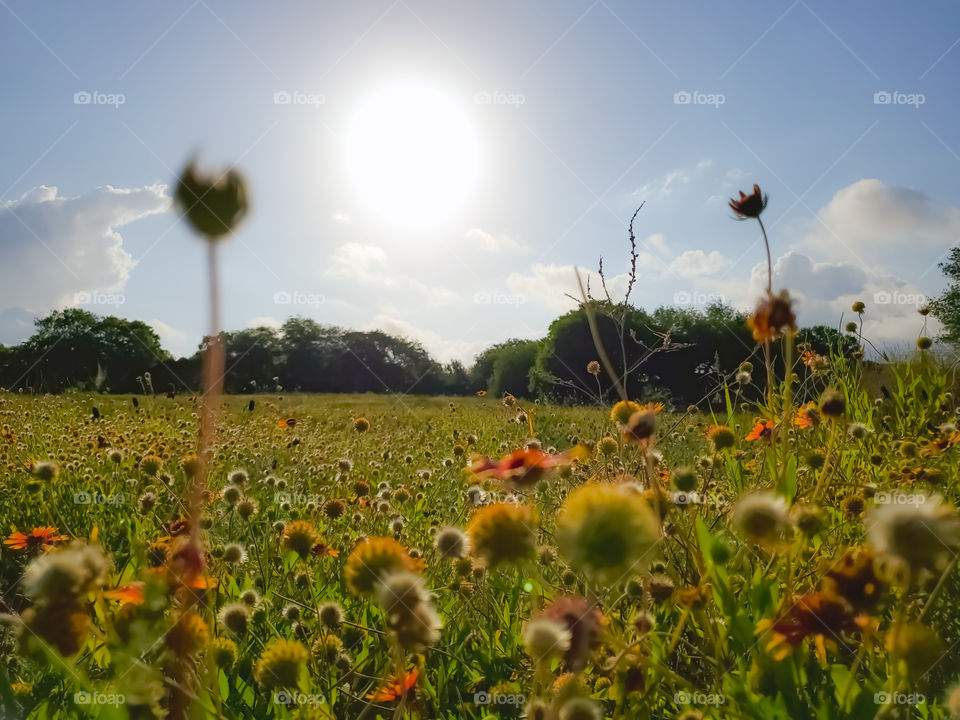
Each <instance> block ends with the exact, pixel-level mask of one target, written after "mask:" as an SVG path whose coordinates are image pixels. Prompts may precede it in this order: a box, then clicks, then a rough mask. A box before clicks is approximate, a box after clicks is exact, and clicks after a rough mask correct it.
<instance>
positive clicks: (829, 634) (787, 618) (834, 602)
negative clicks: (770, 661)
mask: <svg viewBox="0 0 960 720" xmlns="http://www.w3.org/2000/svg"><path fill="white" fill-rule="evenodd" d="M864 623H865V618H864V617H857V616H855V615H854V614H853V609H852V608H851V606H850V605H849V603H847V602H845V601H844V600H842V599H840V598H837V597H834V596H833V595H831V594H829V593H825V592H821V591H819V590H815V591H813V592H808V593H806V594H804V595H801V596H799V597H798V598H796V600H795V601H794V602H793V604H792V605H791V606H790V607H789V608H788V609H787V610H786V611H785V612H783V613H781V615H780V617H778V618H777V619H776V620H761V621H760V622H759V623H757V633H758V634H760V633H763V632H766V631H767V630H769V631H771V632H772V633H773V638H772V639H771V641H770V642H769V643H767V646H766V649H767V651H768V652H771V653H773V656H774V658H775V659H777V660H782V659H783V658H785V657H786V656H787V655H788V654H789V653H790V650H791V649H792V648H795V647H797V646H798V645H799V644H800V643H802V642H803V641H804V640H805V639H806V638H808V637H811V636H812V637H814V638H815V639H816V641H817V654H818V655H819V656H820V657H823V656H825V654H826V652H825V647H824V643H825V642H831V643H832V642H833V641H834V640H836V639H837V638H839V637H840V634H841V633H845V632H856V631H857V630H859V629H861V628H862V627H863V626H864Z"/></svg>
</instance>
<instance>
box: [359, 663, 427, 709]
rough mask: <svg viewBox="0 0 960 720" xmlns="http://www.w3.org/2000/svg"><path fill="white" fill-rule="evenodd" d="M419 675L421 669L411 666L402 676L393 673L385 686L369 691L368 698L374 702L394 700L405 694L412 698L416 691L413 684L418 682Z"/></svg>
mask: <svg viewBox="0 0 960 720" xmlns="http://www.w3.org/2000/svg"><path fill="white" fill-rule="evenodd" d="M419 675H420V671H419V670H417V668H416V667H412V668H410V669H409V670H408V671H407V672H406V673H404V674H403V675H401V676H400V677H397V676H395V675H391V676H390V678H389V679H388V680H387V682H386V684H385V685H384V686H383V687H381V688H380V689H379V690H376V691H374V692H372V693H367V699H368V700H373V701H374V702H394V701H396V700H399V699H400V698H402V697H404V696H409V697H411V698H412V697H413V695H414V693H415V691H414V689H413V686H414V685H416V684H417V678H418V677H419Z"/></svg>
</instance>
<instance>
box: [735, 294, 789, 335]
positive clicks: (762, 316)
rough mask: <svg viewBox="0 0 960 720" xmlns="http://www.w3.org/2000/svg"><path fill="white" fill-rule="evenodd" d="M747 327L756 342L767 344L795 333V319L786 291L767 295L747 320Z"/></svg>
mask: <svg viewBox="0 0 960 720" xmlns="http://www.w3.org/2000/svg"><path fill="white" fill-rule="evenodd" d="M747 326H748V327H749V328H750V330H751V331H752V332H753V339H754V340H756V341H757V342H769V341H772V340H776V339H777V338H778V337H780V336H781V335H783V334H784V333H787V332H790V333H795V332H797V318H796V316H795V315H794V314H793V300H791V299H790V293H788V292H787V291H786V290H781V291H780V294H779V295H774V294H773V293H769V294H768V295H767V296H766V297H765V298H763V299H762V300H760V302H759V303H758V304H757V307H756V309H755V310H754V311H753V314H752V315H751V316H750V317H748V318H747Z"/></svg>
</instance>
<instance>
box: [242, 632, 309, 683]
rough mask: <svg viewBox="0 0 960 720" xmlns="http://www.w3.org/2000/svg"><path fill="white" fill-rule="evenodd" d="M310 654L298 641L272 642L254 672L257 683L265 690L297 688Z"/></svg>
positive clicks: (274, 640)
mask: <svg viewBox="0 0 960 720" xmlns="http://www.w3.org/2000/svg"><path fill="white" fill-rule="evenodd" d="M309 658H310V653H309V652H308V651H307V649H306V648H305V647H304V646H303V645H301V644H300V643H298V642H297V641H296V640H287V639H286V638H275V639H273V640H271V641H270V644H269V645H267V647H266V649H265V650H264V651H263V654H262V655H261V656H260V659H259V660H257V664H256V666H255V667H254V670H253V676H254V678H255V679H256V681H257V683H259V684H260V685H262V686H263V687H265V688H268V689H272V688H278V687H279V688H295V687H297V683H298V682H299V680H300V675H301V673H302V671H303V669H304V667H305V666H306V663H307V660H308V659H309Z"/></svg>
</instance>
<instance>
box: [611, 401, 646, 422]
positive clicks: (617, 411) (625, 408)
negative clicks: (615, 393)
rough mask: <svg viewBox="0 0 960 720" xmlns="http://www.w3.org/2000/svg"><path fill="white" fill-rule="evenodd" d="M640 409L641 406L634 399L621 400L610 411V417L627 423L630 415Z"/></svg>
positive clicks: (615, 420)
mask: <svg viewBox="0 0 960 720" xmlns="http://www.w3.org/2000/svg"><path fill="white" fill-rule="evenodd" d="M639 411H640V406H639V405H637V403H635V402H633V401H632V400H621V401H620V402H618V403H617V404H616V405H614V406H613V410H611V411H610V419H611V420H613V421H614V422H615V423H617V424H619V425H626V424H627V422H628V421H629V420H630V416H631V415H633V414H634V413H635V412H639Z"/></svg>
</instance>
